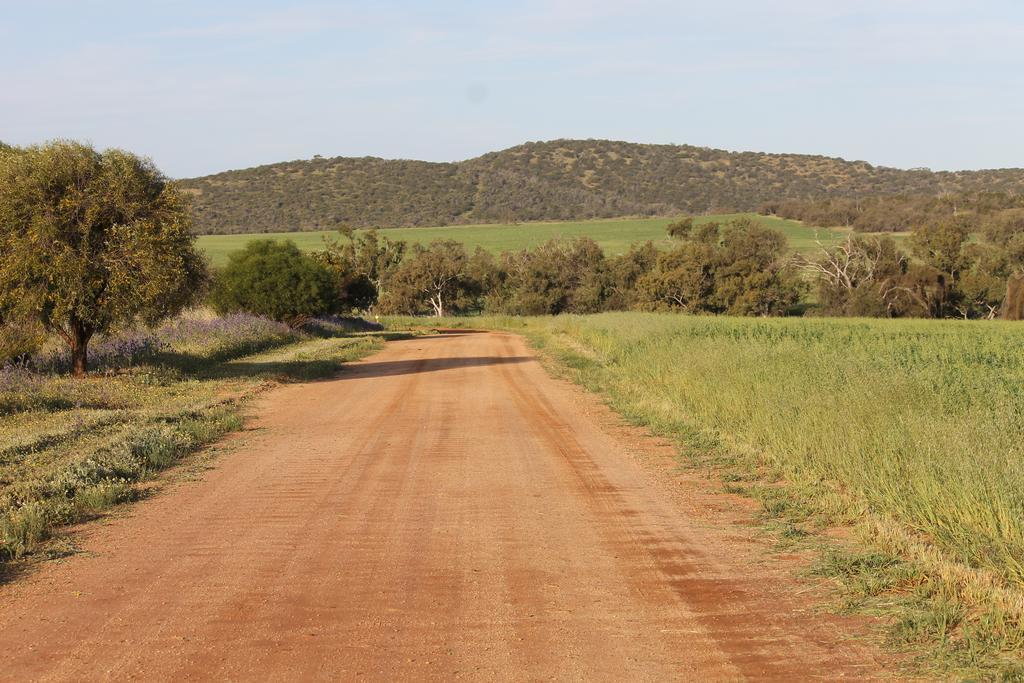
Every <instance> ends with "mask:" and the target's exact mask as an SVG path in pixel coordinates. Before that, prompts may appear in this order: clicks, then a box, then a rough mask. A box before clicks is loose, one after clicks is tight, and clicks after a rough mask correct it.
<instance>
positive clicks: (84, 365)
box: [71, 318, 92, 377]
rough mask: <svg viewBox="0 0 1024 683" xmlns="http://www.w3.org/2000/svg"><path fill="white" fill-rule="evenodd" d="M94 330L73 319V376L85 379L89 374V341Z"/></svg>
mask: <svg viewBox="0 0 1024 683" xmlns="http://www.w3.org/2000/svg"><path fill="white" fill-rule="evenodd" d="M91 338H92V330H91V329H89V327H88V326H87V325H85V324H84V323H83V322H82V321H81V320H78V319H76V318H72V319H71V374H72V375H74V376H75V377H85V376H86V375H88V374H89V339H91Z"/></svg>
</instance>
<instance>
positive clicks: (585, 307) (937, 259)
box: [212, 218, 1024, 321]
mask: <svg viewBox="0 0 1024 683" xmlns="http://www.w3.org/2000/svg"><path fill="white" fill-rule="evenodd" d="M1001 225H1002V226H1003V229H1002V230H1001V231H995V230H993V231H990V232H989V233H986V236H985V237H984V238H981V239H972V233H971V232H970V230H969V226H968V225H966V224H964V223H962V222H958V221H955V220H954V221H947V222H936V223H925V224H923V225H921V226H920V227H918V228H917V229H916V230H914V231H913V234H912V236H911V238H910V240H909V244H910V247H911V250H910V252H909V253H907V252H904V251H902V250H901V249H900V248H899V247H898V246H897V243H896V241H895V240H893V239H892V238H891V237H889V236H877V235H860V234H851V235H850V236H849V237H848V238H847V239H845V240H843V241H842V242H840V243H838V244H825V243H823V244H822V245H821V247H820V249H819V251H818V253H816V254H812V255H794V254H792V253H791V252H790V251H789V249H788V246H787V243H786V239H785V236H784V235H783V234H782V233H780V232H778V231H776V230H772V229H769V228H766V227H764V226H763V225H762V224H760V223H758V222H756V221H753V220H750V219H745V218H741V219H738V220H735V221H732V222H730V223H727V224H724V225H722V224H719V223H715V222H708V223H695V222H694V221H693V219H692V218H686V219H683V220H680V221H678V222H675V223H673V224H671V225H670V226H669V228H668V231H669V234H670V235H671V236H672V237H673V238H674V245H673V247H672V248H670V249H667V250H658V249H656V248H655V247H654V245H653V244H651V243H650V242H648V243H645V244H639V245H634V246H633V247H632V248H631V249H630V250H629V251H628V252H626V253H625V254H621V255H618V256H605V255H604V254H603V253H602V251H601V249H600V247H599V246H598V245H597V244H596V243H595V242H594V241H593V240H591V239H589V238H586V237H583V238H577V239H575V240H553V241H551V242H548V243H546V244H543V245H541V246H538V247H536V248H533V249H528V250H523V251H516V252H507V253H505V254H502V255H501V256H498V257H495V256H493V255H491V254H489V253H487V252H485V251H483V250H480V249H477V250H476V251H475V252H473V253H469V252H467V250H466V249H465V247H464V246H463V245H461V244H459V243H458V242H453V241H438V242H434V243H432V244H430V245H429V246H421V245H418V244H414V245H412V246H411V247H409V245H407V244H406V243H404V242H399V241H393V240H390V239H388V238H386V237H380V236H379V235H378V234H377V233H376V232H374V231H369V232H363V233H354V232H352V231H345V232H343V234H342V237H341V238H340V239H337V240H333V241H330V242H328V243H327V245H326V247H325V249H324V250H322V251H319V252H315V253H313V254H311V255H303V254H301V253H300V252H299V250H298V249H297V248H296V247H295V246H294V245H292V244H289V243H274V242H269V241H261V242H255V243H252V244H250V246H249V247H248V249H246V250H244V251H242V252H239V253H238V254H236V255H234V256H233V257H232V259H231V263H230V264H229V266H228V267H227V269H226V270H225V272H224V273H223V274H222V275H220V276H219V279H218V282H217V285H216V286H215V288H214V293H213V298H212V301H213V303H214V304H215V305H216V306H217V307H218V308H219V309H221V310H224V311H229V310H238V309H244V310H250V311H254V312H258V313H263V314H266V315H271V316H277V317H281V315H282V314H281V313H280V311H282V310H285V309H287V308H288V306H292V312H291V314H290V315H291V320H292V321H301V319H302V318H303V317H304V316H309V315H315V314H317V313H323V312H337V311H345V312H347V311H365V310H373V311H376V312H379V313H385V314H386V313H404V314H432V315H438V316H440V315H446V314H463V313H470V312H481V311H482V312H488V313H503V314H512V315H553V314H559V313H594V312H599V311H608V310H654V311H659V310H660V311H670V310H671V311H681V312H687V313H708V314H713V313H724V314H730V315H761V316H770V315H785V314H793V313H802V312H806V311H807V310H810V311H812V312H815V313H819V314H823V315H837V316H883V317H932V318H946V317H956V318H985V319H991V318H995V317H997V316H998V315H999V314H1000V312H1001V311H1005V310H1006V306H1007V305H1008V302H1007V301H1006V298H1007V296H1008V291H1009V293H1010V296H1011V297H1017V298H1018V299H1019V297H1020V294H1019V293H1017V294H1014V292H1015V289H1014V284H1015V283H1017V284H1018V285H1019V283H1020V277H1019V273H1021V272H1022V271H1024V223H1020V224H1017V223H1009V222H1008V223H1005V224H1001ZM272 259H273V260H275V262H278V261H280V262H281V263H283V262H285V261H288V262H289V263H291V264H292V265H291V266H289V268H290V273H291V274H290V275H288V276H287V277H286V278H285V279H286V280H287V281H288V282H291V283H293V284H292V285H291V286H289V287H283V286H277V285H276V284H274V283H275V282H276V281H277V280H278V279H279V278H281V277H282V275H281V274H280V272H278V271H277V269H275V268H274V267H270V266H269V265H268V264H269V263H270V261H271V260H272ZM303 274H305V275H303ZM304 278H305V279H304ZM300 281H301V282H305V283H308V284H303V285H302V286H298V285H297V284H294V283H298V282H300ZM314 283H320V284H315V285H314ZM314 289H315V290H316V291H318V292H320V293H321V298H319V299H318V300H317V304H316V305H315V306H314V307H313V308H314V309H315V310H313V309H308V308H303V307H302V305H301V304H300V300H301V299H302V294H301V293H302V292H304V291H312V290H314ZM811 291H813V292H814V295H815V296H814V297H813V300H814V302H815V303H814V305H813V306H809V305H808V303H807V299H808V298H809V297H807V296H806V295H807V294H808V293H810V292H811ZM253 293H261V294H260V296H263V294H262V293H267V294H266V296H267V297H268V298H269V299H273V301H270V300H268V301H266V302H264V303H262V304H261V303H257V302H256V301H253V300H251V299H247V298H246V297H249V296H251V295H252V294H253ZM285 299H287V300H289V301H290V302H291V303H285V302H284V300H285ZM1009 305H1011V306H1014V305H1016V306H1017V308H1019V303H1018V304H1012V302H1010V303H1009ZM1014 310H1017V309H1014ZM1004 317H1014V318H1016V317H1019V315H1016V314H1014V315H1010V316H1004ZM282 319H288V318H287V317H285V318H282Z"/></svg>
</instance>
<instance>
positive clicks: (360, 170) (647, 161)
mask: <svg viewBox="0 0 1024 683" xmlns="http://www.w3.org/2000/svg"><path fill="white" fill-rule="evenodd" d="M180 185H181V187H182V188H183V189H185V190H186V191H187V192H188V193H189V194H191V195H192V198H193V202H194V209H193V210H194V218H195V225H196V230H197V232H199V233H203V234H230V233H258V232H274V231H301V230H331V229H335V228H338V227H340V226H343V225H349V226H353V227H373V226H377V227H397V226H418V225H449V224H458V223H489V222H506V223H508V222H517V221H534V220H581V219H588V218H611V217H618V216H629V215H635V216H651V215H677V214H680V213H696V214H703V213H708V212H728V211H751V210H755V209H757V208H758V207H760V206H762V205H763V204H764V203H765V202H770V201H771V202H778V201H782V200H806V199H819V198H837V197H838V198H844V197H851V198H856V197H864V196H878V195H892V194H907V195H922V196H932V197H934V196H937V195H939V194H943V193H961V192H980V191H992V192H1004V193H1009V194H1014V193H1021V192H1024V170H1022V169H1005V170H993V171H963V172H931V171H928V170H921V169H918V170H909V171H905V170H900V169H894V168H886V167H881V166H872V165H871V164H868V163H866V162H863V161H845V160H843V159H837V158H830V157H822V156H809V155H799V154H763V153H756V152H726V151H722V150H714V149H708V148H703V147H693V146H688V145H643V144H634V143H627V142H612V141H606V140H556V141H552V142H531V143H526V144H524V145H519V146H517V147H512V148H510V149H507V150H504V151H501V152H492V153H489V154H485V155H483V156H481V157H477V158H475V159H470V160H468V161H461V162H456V163H431V162H425V161H406V160H385V159H377V158H372V157H364V158H358V159H356V158H345V157H336V158H331V159H325V158H315V159H312V160H308V161H290V162H283V163H279V164H272V165H269V166H260V167H257V168H250V169H244V170H237V171H227V172H224V173H218V174H215V175H210V176H206V177H203V178H194V179H189V180H182V181H180Z"/></svg>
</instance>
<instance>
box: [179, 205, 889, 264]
mask: <svg viewBox="0 0 1024 683" xmlns="http://www.w3.org/2000/svg"><path fill="white" fill-rule="evenodd" d="M743 215H746V216H751V217H753V218H755V219H756V220H758V221H760V222H762V223H764V224H765V225H767V226H769V227H771V228H774V229H776V230H780V231H781V232H782V233H783V234H785V235H786V237H787V239H788V240H789V243H790V245H791V246H792V247H793V249H794V250H796V251H803V252H808V251H813V250H815V249H817V244H816V242H815V240H816V239H820V240H821V242H822V243H823V244H832V243H834V242H835V241H837V240H839V239H841V238H842V236H843V235H844V234H845V232H844V231H843V230H837V229H825V228H814V227H810V226H806V225H804V224H803V223H800V222H798V221H791V220H785V219H782V218H775V217H772V216H760V215H757V214H721V215H713V216H698V217H697V218H696V222H697V223H698V224H700V223H705V222H709V221H719V222H727V221H730V220H733V219H735V218H737V217H738V216H743ZM674 220H677V219H675V218H638V219H615V220H592V221H576V222H550V223H519V224H487V225H451V226H444V227H431V228H384V229H381V230H379V231H378V232H379V233H380V234H381V235H384V236H387V237H389V238H391V239H394V240H406V241H408V242H414V243H419V244H428V243H430V242H432V241H434V240H445V239H452V240H455V241H457V242H461V243H462V244H465V245H466V247H467V248H468V249H470V250H472V249H475V248H476V247H482V248H484V249H486V250H487V251H490V252H492V253H495V254H498V253H501V252H503V251H515V250H520V249H529V248H532V247H536V246H537V245H539V244H543V243H544V242H547V241H548V240H551V239H555V238H559V237H569V238H572V237H579V236H589V237H591V238H593V239H594V240H595V241H596V242H597V243H598V244H599V245H601V248H602V249H604V251H605V253H606V254H607V255H609V256H612V255H616V254H621V253H623V252H625V251H627V250H628V249H629V247H630V245H632V244H635V243H638V242H646V241H648V240H650V241H652V242H654V243H655V244H656V245H658V246H659V247H665V248H667V247H668V246H670V245H671V244H672V242H671V240H670V239H669V238H668V236H667V235H666V233H665V227H666V226H667V225H668V224H669V223H671V222H673V221H674ZM328 236H330V237H337V232H333V231H330V232H324V231H321V232H281V233H265V234H255V235H254V234H246V235H202V236H200V237H199V238H198V240H197V245H198V247H199V248H200V250H202V251H203V252H204V253H206V254H207V255H208V256H209V258H210V262H211V263H212V265H213V266H215V267H217V266H223V265H224V264H226V263H227V259H228V254H230V253H231V252H233V251H237V250H239V249H242V248H244V247H245V245H246V244H248V243H249V242H250V241H252V240H254V239H265V238H272V239H282V240H291V241H293V242H295V244H296V245H298V247H299V248H300V249H302V250H303V251H315V250H317V249H321V248H323V244H324V238H325V237H328ZM894 237H896V238H897V239H901V238H903V237H904V235H902V234H897V235H894Z"/></svg>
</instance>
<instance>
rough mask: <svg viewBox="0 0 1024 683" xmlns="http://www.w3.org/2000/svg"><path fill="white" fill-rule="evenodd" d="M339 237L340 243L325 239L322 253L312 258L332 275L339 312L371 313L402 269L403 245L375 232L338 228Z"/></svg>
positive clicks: (315, 254)
mask: <svg viewBox="0 0 1024 683" xmlns="http://www.w3.org/2000/svg"><path fill="white" fill-rule="evenodd" d="M338 233H339V234H340V235H341V237H342V239H331V238H327V239H325V240H324V241H325V245H324V246H325V249H324V250H323V251H319V252H315V253H314V254H313V257H314V258H315V259H316V260H317V261H319V262H320V263H321V264H323V265H324V266H326V267H327V268H328V269H330V271H331V272H332V273H334V274H335V277H336V278H337V280H338V294H339V297H340V302H339V304H340V307H341V308H342V309H344V308H355V309H365V310H370V309H372V308H373V305H374V304H375V303H376V302H377V300H378V299H380V298H381V296H383V295H384V288H385V285H386V283H387V281H388V278H390V277H391V275H392V274H393V273H394V272H395V270H397V269H398V266H400V265H401V263H402V258H403V257H404V256H405V248H406V243H405V242H402V241H400V240H391V239H388V238H387V237H381V236H379V235H378V234H377V231H376V230H369V231H367V232H362V233H356V232H355V231H354V230H352V229H351V228H341V229H340V230H338Z"/></svg>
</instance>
